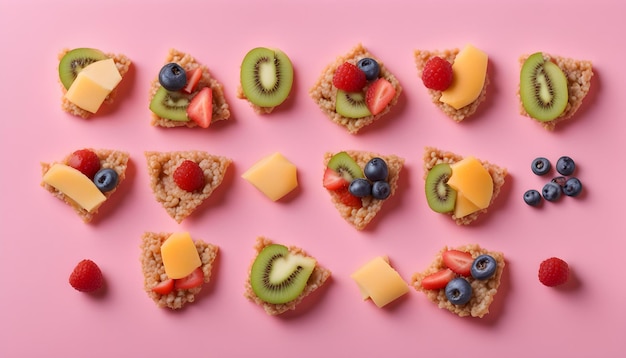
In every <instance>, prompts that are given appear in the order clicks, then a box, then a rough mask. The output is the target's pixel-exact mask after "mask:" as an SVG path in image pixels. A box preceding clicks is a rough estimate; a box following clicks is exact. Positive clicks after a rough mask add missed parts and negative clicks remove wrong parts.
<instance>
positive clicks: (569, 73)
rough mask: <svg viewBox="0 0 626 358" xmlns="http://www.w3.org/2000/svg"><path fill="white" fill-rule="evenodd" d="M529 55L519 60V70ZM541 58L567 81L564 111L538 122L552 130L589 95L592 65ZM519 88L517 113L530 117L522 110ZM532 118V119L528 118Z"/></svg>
mask: <svg viewBox="0 0 626 358" xmlns="http://www.w3.org/2000/svg"><path fill="white" fill-rule="evenodd" d="M529 56H530V54H526V55H523V56H521V57H520V58H519V65H520V70H521V68H522V66H524V62H526V60H527V59H528V57H529ZM543 58H544V59H545V60H546V61H552V62H554V63H556V65H557V66H559V68H560V69H561V70H562V71H563V73H564V74H565V78H566V79H567V94H568V99H567V106H565V110H564V111H563V113H561V115H560V116H558V117H557V118H555V119H553V120H551V121H547V122H539V123H540V124H541V125H542V126H543V127H544V128H545V129H547V130H554V128H555V127H556V126H557V124H559V123H561V122H563V121H565V120H567V119H569V118H572V117H573V116H574V114H575V113H576V111H578V108H579V107H580V106H581V105H582V103H583V99H584V98H585V97H586V96H587V93H589V89H590V88H591V78H592V77H593V65H592V63H591V61H584V60H575V59H572V58H567V57H561V56H554V55H550V54H547V53H543ZM519 90H520V88H519V85H518V87H517V98H518V99H519V112H520V114H521V115H523V116H526V117H530V115H529V114H528V112H526V110H525V109H524V105H523V104H522V99H521V97H520V92H519ZM530 118H532V117H530Z"/></svg>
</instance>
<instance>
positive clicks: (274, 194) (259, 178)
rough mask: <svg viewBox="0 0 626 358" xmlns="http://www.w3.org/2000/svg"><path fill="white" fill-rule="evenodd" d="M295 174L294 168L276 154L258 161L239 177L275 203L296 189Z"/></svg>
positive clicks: (296, 176) (296, 179) (280, 155)
mask: <svg viewBox="0 0 626 358" xmlns="http://www.w3.org/2000/svg"><path fill="white" fill-rule="evenodd" d="M297 174H298V173H297V168H296V166H295V165H294V164H293V163H291V162H290V161H289V160H288V159H287V158H285V157H284V156H283V155H282V154H280V153H278V152H276V153H274V154H271V155H269V156H267V157H265V158H263V159H261V160H259V161H258V162H257V163H256V164H254V165H253V166H252V167H250V168H249V169H248V170H246V172H245V173H243V174H242V175H241V177H242V178H244V179H245V180H247V181H248V182H249V183H251V184H252V185H254V186H255V187H256V188H257V189H258V190H260V191H261V192H262V193H263V194H265V196H267V197H268V198H270V199H271V200H272V201H276V200H278V199H280V198H282V197H283V196H285V195H287V194H288V193H290V192H291V191H292V190H294V189H295V188H297V187H298V175H297Z"/></svg>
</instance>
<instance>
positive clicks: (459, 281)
mask: <svg viewBox="0 0 626 358" xmlns="http://www.w3.org/2000/svg"><path fill="white" fill-rule="evenodd" d="M471 297H472V286H471V285H470V284H469V282H467V280H466V279H464V278H462V277H456V278H453V279H452V280H450V282H448V284H447V285H446V298H447V299H448V301H450V303H452V304H455V305H464V304H466V303H467V302H469V300H470V298H471Z"/></svg>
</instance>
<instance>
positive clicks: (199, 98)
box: [187, 87, 213, 128]
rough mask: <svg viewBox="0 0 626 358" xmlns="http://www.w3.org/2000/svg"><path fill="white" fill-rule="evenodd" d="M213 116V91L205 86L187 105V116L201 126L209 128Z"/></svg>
mask: <svg viewBox="0 0 626 358" xmlns="http://www.w3.org/2000/svg"><path fill="white" fill-rule="evenodd" d="M212 116H213V91H212V90H211V87H204V88H203V89H201V90H200V92H198V93H197V94H196V95H195V96H194V97H193V99H192V100H191V102H190V103H189V106H188V107H187V117H188V118H189V119H191V120H192V121H194V122H196V124H198V126H199V127H201V128H208V127H209V125H210V124H211V117H212Z"/></svg>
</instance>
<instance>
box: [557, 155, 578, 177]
mask: <svg viewBox="0 0 626 358" xmlns="http://www.w3.org/2000/svg"><path fill="white" fill-rule="evenodd" d="M574 169H576V164H575V163H574V160H573V159H572V158H570V157H566V156H563V157H561V158H559V160H557V161H556V171H557V172H559V173H560V174H561V175H572V174H573V173H574Z"/></svg>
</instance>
